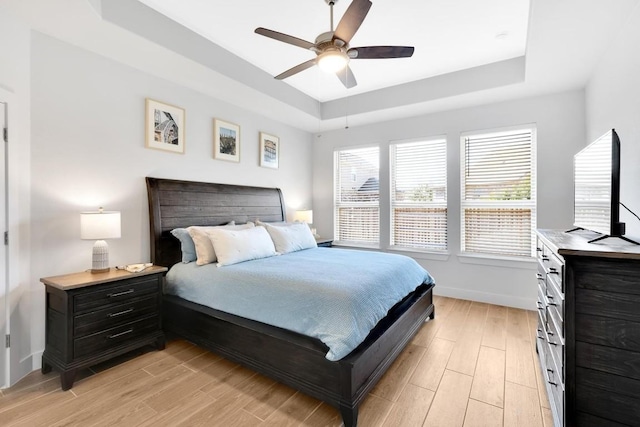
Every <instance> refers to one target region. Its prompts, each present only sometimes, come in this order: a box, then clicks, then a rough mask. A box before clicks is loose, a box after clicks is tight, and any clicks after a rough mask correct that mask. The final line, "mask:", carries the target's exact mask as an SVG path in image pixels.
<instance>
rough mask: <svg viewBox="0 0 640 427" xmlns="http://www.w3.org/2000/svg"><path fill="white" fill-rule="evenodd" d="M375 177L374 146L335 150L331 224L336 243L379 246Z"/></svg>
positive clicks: (377, 171)
mask: <svg viewBox="0 0 640 427" xmlns="http://www.w3.org/2000/svg"><path fill="white" fill-rule="evenodd" d="M379 177H380V150H379V148H378V147H369V148H357V149H350V150H342V151H336V153H335V193H334V194H335V222H334V223H335V237H336V239H337V240H338V242H340V243H347V244H355V245H365V246H377V245H379V242H380V207H379V201H380V184H379Z"/></svg>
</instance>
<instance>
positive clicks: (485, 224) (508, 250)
mask: <svg viewBox="0 0 640 427" xmlns="http://www.w3.org/2000/svg"><path fill="white" fill-rule="evenodd" d="M461 152H462V154H463V157H462V168H461V172H462V178H461V185H462V188H461V195H462V200H461V210H462V227H463V230H462V233H461V235H462V250H463V251H464V252H470V253H483V254H496V255H504V256H518V257H529V256H532V255H533V247H534V230H535V218H536V194H535V182H536V180H535V156H534V155H535V128H533V127H527V128H519V129H514V130H509V131H502V132H491V133H482V134H474V135H467V136H464V137H463V138H462V150H461Z"/></svg>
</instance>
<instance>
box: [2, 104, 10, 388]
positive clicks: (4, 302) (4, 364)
mask: <svg viewBox="0 0 640 427" xmlns="http://www.w3.org/2000/svg"><path fill="white" fill-rule="evenodd" d="M7 110H8V108H7V104H6V103H5V102H3V100H2V99H0V142H1V143H2V148H0V388H4V387H6V386H7V385H8V384H7V378H8V372H9V369H8V366H9V365H8V363H9V362H8V361H9V357H8V351H9V349H8V348H7V347H6V345H5V337H6V336H7V306H8V303H9V291H8V289H9V285H8V280H7V246H6V241H5V238H4V233H5V232H6V231H7V226H8V224H7V174H6V171H7V163H6V159H7V142H6V138H5V135H6V130H5V129H6V128H7V119H8V117H7Z"/></svg>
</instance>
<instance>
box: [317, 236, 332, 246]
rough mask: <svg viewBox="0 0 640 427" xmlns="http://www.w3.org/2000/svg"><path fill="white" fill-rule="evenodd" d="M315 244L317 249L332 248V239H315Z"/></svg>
mask: <svg viewBox="0 0 640 427" xmlns="http://www.w3.org/2000/svg"><path fill="white" fill-rule="evenodd" d="M316 244H317V245H318V247H319V248H330V247H332V246H333V239H326V238H324V237H316Z"/></svg>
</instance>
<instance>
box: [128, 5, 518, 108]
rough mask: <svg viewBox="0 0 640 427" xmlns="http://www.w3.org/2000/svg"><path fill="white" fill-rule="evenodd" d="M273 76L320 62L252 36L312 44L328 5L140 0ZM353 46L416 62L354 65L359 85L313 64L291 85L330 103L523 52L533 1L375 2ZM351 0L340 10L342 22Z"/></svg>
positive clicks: (323, 26) (325, 27)
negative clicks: (402, 51)
mask: <svg viewBox="0 0 640 427" xmlns="http://www.w3.org/2000/svg"><path fill="white" fill-rule="evenodd" d="M139 1H140V2H142V3H144V4H146V5H147V6H149V7H151V8H153V9H155V10H156V11H158V12H160V13H162V14H164V15H165V16H167V17H169V18H171V19H172V20H174V21H176V22H178V23H180V24H182V25H184V26H185V27H188V28H189V29H191V30H193V31H195V32H196V33H198V34H199V35H201V36H203V37H205V38H207V39H209V40H210V41H212V42H214V43H216V44H217V45H219V46H221V47H223V48H225V49H226V50H228V51H230V52H232V53H233V54H235V55H237V56H239V57H240V58H242V59H244V60H246V61H248V62H250V63H252V64H253V65H255V66H257V67H258V68H260V69H262V70H264V71H266V72H267V73H269V74H270V75H273V76H275V75H277V74H280V73H281V72H283V71H285V70H288V69H289V68H291V67H293V66H295V65H297V64H299V63H302V62H304V61H307V60H309V59H311V58H314V57H315V54H314V53H313V52H311V51H309V50H307V49H302V48H300V47H296V46H292V45H289V44H286V43H282V42H279V41H276V40H273V39H269V38H266V37H263V36H260V35H258V34H255V33H254V30H255V29H256V28H257V27H265V28H268V29H271V30H275V31H278V32H281V33H285V34H289V35H292V36H295V37H298V38H301V39H304V40H307V41H310V42H314V41H315V39H316V37H317V36H318V35H319V34H320V33H323V32H326V31H329V30H330V8H329V6H328V5H327V3H326V2H325V0H278V1H277V2H272V1H265V0H243V1H208V0H139ZM372 3H373V6H372V7H371V9H370V11H369V13H368V15H367V17H366V19H365V20H364V22H363V24H362V26H361V27H360V29H359V30H358V32H357V33H356V35H355V36H354V38H353V39H352V40H351V43H350V45H351V46H352V47H358V46H376V45H399V46H414V47H415V53H414V55H413V57H411V58H402V59H368V60H367V59H360V60H352V61H351V63H350V67H351V69H352V70H353V72H354V74H355V76H356V80H357V82H358V85H357V86H356V87H355V88H352V89H346V88H345V87H344V86H343V85H342V83H340V81H339V80H338V78H337V77H336V76H335V75H327V74H326V73H325V72H323V71H322V70H320V69H319V68H318V67H313V68H311V69H309V70H306V71H303V72H301V73H299V74H297V75H294V76H292V77H289V78H287V79H286V80H285V82H286V83H287V84H289V85H291V86H293V87H294V88H296V89H298V90H300V91H302V92H304V93H306V94H307V95H309V96H311V97H313V98H315V99H317V100H318V101H321V102H324V101H328V100H332V99H337V98H343V97H345V96H352V95H355V94H359V93H363V92H368V91H371V90H376V89H381V88H385V87H389V86H394V85H398V84H401V83H407V82H412V81H416V80H420V79H424V78H428V77H433V76H437V75H441V74H445V73H450V72H453V71H458V70H464V69H468V68H472V67H476V66H479V65H484V64H489V63H493V62H498V61H502V60H506V59H510V58H515V57H519V56H523V55H524V54H525V48H526V41H527V27H528V19H529V0H484V1H478V0H394V1H391V0H387V1H384V0H373V2H372ZM350 4H351V0H339V1H337V2H336V4H335V6H334V26H337V25H338V22H339V21H340V18H341V17H342V15H343V14H344V12H345V10H346V9H347V7H348V6H349V5H350Z"/></svg>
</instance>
